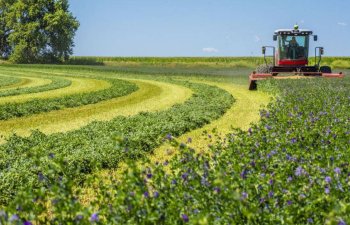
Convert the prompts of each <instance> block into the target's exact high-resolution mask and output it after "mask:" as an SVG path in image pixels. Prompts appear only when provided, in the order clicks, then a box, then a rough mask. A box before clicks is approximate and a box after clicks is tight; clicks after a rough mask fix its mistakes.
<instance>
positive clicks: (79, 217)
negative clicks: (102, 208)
mask: <svg viewBox="0 0 350 225" xmlns="http://www.w3.org/2000/svg"><path fill="white" fill-rule="evenodd" d="M83 218H84V216H83V215H81V214H79V215H77V216H76V217H75V220H76V221H80V220H82V219H83Z"/></svg>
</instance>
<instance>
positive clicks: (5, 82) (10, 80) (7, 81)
mask: <svg viewBox="0 0 350 225" xmlns="http://www.w3.org/2000/svg"><path fill="white" fill-rule="evenodd" d="M21 81H22V80H21V79H19V78H17V77H8V76H1V75H0V90H1V89H2V88H7V87H9V86H12V85H16V84H18V83H21Z"/></svg>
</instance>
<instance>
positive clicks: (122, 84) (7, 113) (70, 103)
mask: <svg viewBox="0 0 350 225" xmlns="http://www.w3.org/2000/svg"><path fill="white" fill-rule="evenodd" d="M97 81H98V80H97ZM101 81H102V82H107V81H108V82H107V83H108V84H109V86H110V87H109V88H107V89H104V88H103V89H102V90H98V89H97V90H94V89H93V90H91V92H88V93H81V94H72V95H67V96H62V97H52V96H51V97H52V98H48V99H47V98H44V99H37V98H35V99H33V100H30V101H27V102H24V103H7V104H5V105H2V106H0V119H1V120H7V119H10V118H14V117H23V116H28V115H32V114H36V113H41V112H49V111H53V110H59V109H64V108H72V107H77V106H82V105H87V104H93V103H97V102H100V101H103V100H107V99H111V98H115V97H120V96H123V95H126V94H129V93H131V92H133V91H135V90H137V87H136V85H134V84H132V83H130V82H127V81H122V80H116V79H108V80H106V79H105V80H101ZM95 82H96V80H95ZM70 87H71V86H70ZM82 88H85V89H86V90H89V88H86V87H82ZM63 89H64V88H62V89H58V90H56V91H57V92H58V91H59V92H60V93H62V94H63V93H64V91H62V90H63ZM53 92H55V91H51V92H48V95H49V96H50V93H53ZM42 93H44V92H41V93H37V94H41V97H43V94H42ZM31 95H32V96H31V97H33V95H34V94H31ZM20 96H22V95H20ZM37 96H40V95H37ZM12 97H17V96H12ZM44 97H47V96H46V95H45V96H44ZM4 99H5V98H0V103H2V102H3V100H4ZM6 100H7V101H8V99H6ZM16 100H17V101H18V100H21V99H20V97H17V98H16ZM22 100H23V99H22Z"/></svg>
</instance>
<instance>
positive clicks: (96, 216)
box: [90, 213, 99, 223]
mask: <svg viewBox="0 0 350 225" xmlns="http://www.w3.org/2000/svg"><path fill="white" fill-rule="evenodd" d="M98 221H99V218H98V213H93V214H92V215H91V216H90V222H92V223H94V222H98Z"/></svg>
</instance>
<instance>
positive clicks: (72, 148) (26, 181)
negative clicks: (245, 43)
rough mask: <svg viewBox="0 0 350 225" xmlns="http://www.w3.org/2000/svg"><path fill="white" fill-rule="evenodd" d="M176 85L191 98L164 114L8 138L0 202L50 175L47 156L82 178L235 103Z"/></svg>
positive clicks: (218, 93)
mask: <svg viewBox="0 0 350 225" xmlns="http://www.w3.org/2000/svg"><path fill="white" fill-rule="evenodd" d="M176 83H181V84H182V85H186V86H187V87H189V88H191V89H192V90H193V91H194V92H195V94H193V96H192V97H191V98H190V99H189V100H188V101H186V102H185V103H184V104H180V105H175V106H173V107H171V108H170V109H168V110H165V111H160V112H154V113H141V114H138V115H136V116H133V117H129V118H126V117H117V118H115V119H113V120H111V121H108V122H95V123H91V124H89V125H88V126H86V127H83V128H81V129H79V130H76V131H73V132H68V133H60V134H53V135H49V136H46V135H44V134H42V133H38V132H36V133H33V134H32V135H31V136H30V137H28V138H20V137H13V138H11V139H10V140H8V142H7V143H6V144H4V145H1V146H0V171H2V173H0V180H2V181H4V182H1V183H0V196H2V197H3V199H1V203H5V202H6V201H7V200H9V199H10V198H12V197H13V195H14V194H15V193H16V192H17V191H18V190H19V189H21V188H30V187H34V186H38V185H39V183H38V181H37V174H38V173H42V174H46V172H48V168H47V166H48V164H47V162H48V160H49V158H48V156H50V155H51V156H53V155H55V156H57V157H61V156H62V157H64V160H65V162H66V166H65V171H64V173H65V174H67V175H69V176H70V177H71V178H72V179H78V180H81V179H83V177H84V174H88V173H91V172H92V171H93V170H95V169H96V167H102V168H114V167H116V166H117V165H118V162H120V161H121V160H125V159H128V158H129V159H131V158H137V157H141V156H142V155H143V154H145V153H147V152H150V151H151V150H152V149H154V148H155V147H157V146H159V145H160V144H161V143H162V142H163V139H164V137H165V136H168V137H170V136H171V135H175V136H178V135H181V134H183V133H185V132H188V131H190V130H192V129H195V128H198V127H201V126H203V125H205V124H207V123H209V122H210V121H211V120H213V119H216V118H218V117H220V116H221V115H222V114H223V113H224V112H225V111H226V110H227V109H228V108H229V107H230V106H231V104H232V102H233V98H232V96H231V95H230V94H229V93H227V92H226V91H224V90H222V89H219V88H217V87H213V86H208V85H204V84H192V83H184V82H176ZM167 134H168V135H167ZM170 134H171V135H170ZM121 141H122V142H121Z"/></svg>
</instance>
